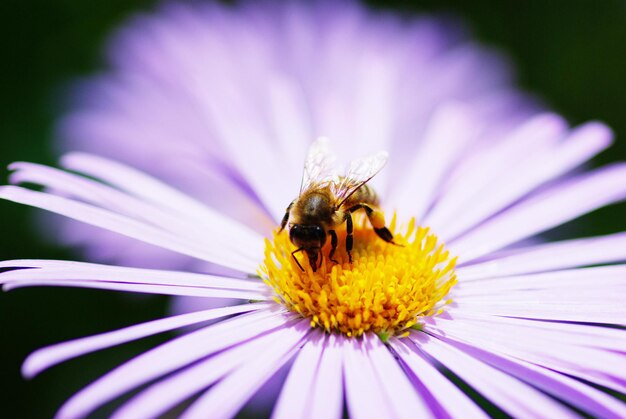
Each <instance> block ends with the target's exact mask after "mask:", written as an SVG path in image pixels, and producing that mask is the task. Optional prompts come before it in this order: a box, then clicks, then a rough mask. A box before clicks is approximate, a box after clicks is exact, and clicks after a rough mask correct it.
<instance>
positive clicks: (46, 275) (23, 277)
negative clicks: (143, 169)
mask: <svg viewBox="0 0 626 419" xmlns="http://www.w3.org/2000/svg"><path fill="white" fill-rule="evenodd" d="M24 267H29V268H35V269H15V270H12V271H7V272H3V273H2V274H0V284H5V283H12V282H16V283H18V284H24V283H26V285H27V284H28V282H39V281H42V280H67V281H94V282H119V283H125V284H146V285H163V286H177V287H193V288H218V289H231V290H240V291H244V290H245V291H255V292H263V291H265V290H267V285H265V284H263V283H262V282H261V281H260V280H246V279H237V278H225V277H221V276H216V275H209V274H197V273H189V272H180V271H165V270H159V269H141V268H127V267H121V266H112V265H99V264H92V263H84V262H71V261H62V260H9V261H4V262H0V268H24Z"/></svg>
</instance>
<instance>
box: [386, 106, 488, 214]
mask: <svg viewBox="0 0 626 419" xmlns="http://www.w3.org/2000/svg"><path fill="white" fill-rule="evenodd" d="M477 133H478V129H477V127H476V122H475V119H474V118H472V115H471V114H470V112H469V110H468V109H467V108H466V107H463V106H462V105H460V104H455V105H445V106H443V107H442V108H441V109H439V110H437V112H436V113H435V115H434V116H433V117H431V119H430V121H429V126H428V128H427V130H426V133H425V134H424V136H423V138H422V143H421V145H420V148H419V150H418V152H417V153H415V158H414V159H413V161H412V162H410V163H409V164H408V165H407V166H406V167H408V168H409V170H408V173H404V174H403V177H402V178H401V179H399V180H398V186H397V187H396V188H395V189H393V193H392V196H390V197H388V198H387V199H386V200H385V202H386V204H387V205H388V206H389V207H391V208H398V209H403V210H405V211H406V213H407V214H410V215H411V216H412V217H415V218H416V219H418V220H420V219H422V218H423V214H424V213H425V211H426V210H427V209H428V207H429V206H430V205H431V204H432V202H433V200H434V198H435V196H436V194H437V190H438V188H440V187H441V184H442V183H443V181H444V179H445V175H446V174H448V173H449V172H450V171H451V169H452V166H453V165H454V164H455V163H456V160H457V159H458V157H459V155H460V154H461V153H462V152H463V151H464V147H465V145H466V144H467V143H468V142H469V141H470V140H472V139H474V136H475V135H476V134H477ZM432 156H437V158H436V159H433V158H432ZM391 187H392V188H393V183H392V185H391ZM416 191H419V193H416Z"/></svg>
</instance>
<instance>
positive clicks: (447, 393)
mask: <svg viewBox="0 0 626 419" xmlns="http://www.w3.org/2000/svg"><path fill="white" fill-rule="evenodd" d="M390 343H391V346H392V348H393V349H394V350H395V352H396V354H397V355H398V357H399V358H400V359H401V360H402V362H403V363H404V365H405V366H406V368H407V369H408V370H409V371H411V373H413V374H414V375H415V377H416V378H417V380H418V381H419V383H420V384H421V386H422V388H423V389H424V390H425V391H427V392H428V393H429V394H430V395H432V397H433V398H434V400H435V402H436V403H437V404H438V406H433V407H432V408H431V409H432V410H434V411H435V412H437V411H438V410H440V409H443V411H444V412H443V414H446V415H449V416H450V417H453V418H456V417H458V418H462V417H465V418H487V417H488V416H487V414H486V413H485V412H483V411H482V410H481V409H480V408H479V407H478V406H477V405H476V404H475V403H474V401H473V400H472V399H470V398H469V397H468V396H467V394H465V393H463V392H462V391H461V390H460V389H459V388H458V387H456V386H455V385H454V384H452V382H451V381H450V380H448V378H446V377H445V376H444V375H443V374H442V373H441V372H440V371H439V370H438V369H437V368H435V367H434V366H433V365H432V364H431V363H430V362H429V361H428V360H427V359H426V358H425V357H424V355H423V354H422V353H421V352H419V350H418V349H417V347H416V346H415V344H414V343H413V342H412V341H409V340H407V339H397V338H391V339H390Z"/></svg>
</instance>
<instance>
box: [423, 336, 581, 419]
mask: <svg viewBox="0 0 626 419" xmlns="http://www.w3.org/2000/svg"><path fill="white" fill-rule="evenodd" d="M411 339H412V340H413V341H414V342H415V343H416V345H417V346H418V347H419V349H420V350H421V351H423V352H425V353H426V354H428V355H430V356H431V357H433V358H434V359H436V360H437V361H439V362H441V363H442V364H443V365H445V366H446V367H447V368H448V369H450V371H452V372H453V373H455V374H456V375H458V376H459V377H460V378H461V379H462V380H464V381H465V382H466V383H467V384H469V385H470V386H472V387H473V388H474V389H475V390H476V391H478V392H479V393H481V394H482V395H483V396H484V397H485V398H487V399H489V400H490V401H492V402H493V403H494V404H495V405H497V406H498V407H500V408H501V409H502V410H504V411H505V412H507V413H509V414H511V415H512V416H513V417H529V416H531V417H558V418H562V417H575V416H576V415H575V414H574V412H573V411H571V410H569V409H567V408H566V407H565V406H564V405H562V404H560V403H558V402H556V401H555V400H554V399H552V398H550V397H549V396H547V395H545V394H543V393H541V392H540V391H538V390H536V389H535V388H533V387H531V386H529V385H527V384H525V383H523V382H521V381H519V380H517V379H516V378H514V377H512V376H510V375H507V374H505V373H503V372H502V371H500V370H498V369H495V368H493V367H491V366H489V365H487V364H485V363H483V362H480V361H478V360H477V359H475V358H473V357H471V356H469V355H467V354H466V353H464V352H462V351H460V350H458V349H456V348H454V347H453V346H451V345H448V344H446V343H444V342H443V341H441V340H438V339H434V338H431V337H428V336H427V335H426V334H424V333H413V334H412V335H411Z"/></svg>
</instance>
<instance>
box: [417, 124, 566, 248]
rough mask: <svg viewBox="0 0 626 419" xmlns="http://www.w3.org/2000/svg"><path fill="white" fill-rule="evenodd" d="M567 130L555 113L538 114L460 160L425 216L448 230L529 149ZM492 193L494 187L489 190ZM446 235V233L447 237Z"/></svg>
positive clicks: (426, 222)
mask: <svg viewBox="0 0 626 419" xmlns="http://www.w3.org/2000/svg"><path fill="white" fill-rule="evenodd" d="M566 132H567V123H566V122H565V121H564V120H563V118H562V117H560V116H558V115H555V114H539V115H537V116H534V117H532V118H530V119H528V120H526V121H524V122H523V123H522V124H521V125H519V126H517V127H516V128H515V129H513V130H512V131H510V132H508V133H507V135H506V137H505V138H501V139H500V138H499V139H498V141H495V142H492V143H489V144H487V145H486V146H487V148H485V149H483V150H480V152H477V153H475V154H473V155H470V156H469V158H465V159H463V161H461V162H459V164H460V165H461V167H459V168H458V170H457V171H456V172H455V173H454V174H453V176H452V178H451V179H450V180H448V183H449V185H447V187H446V189H445V193H444V194H441V195H440V196H439V199H438V200H437V202H435V204H434V206H433V208H432V210H431V211H430V212H429V213H428V214H427V215H426V217H425V218H424V220H423V224H424V225H428V226H430V227H431V228H433V229H435V230H436V231H438V234H441V233H439V230H445V228H446V225H447V224H448V223H454V219H455V218H456V217H458V216H459V214H462V213H463V212H464V210H465V208H467V207H468V206H469V205H474V203H475V201H476V197H477V196H482V194H483V193H484V192H481V191H484V190H486V189H488V186H489V185H491V184H493V182H494V181H495V180H497V178H498V177H499V176H502V174H503V173H507V172H508V171H509V170H510V167H511V166H512V165H514V164H516V162H518V161H519V159H520V155H524V154H525V153H526V152H527V150H528V149H534V150H542V151H544V150H547V149H549V147H551V146H552V145H554V144H556V142H557V141H558V140H559V139H560V138H561V137H562V136H563V135H564V134H565V133H566ZM490 193H493V191H490ZM444 238H445V237H444Z"/></svg>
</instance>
